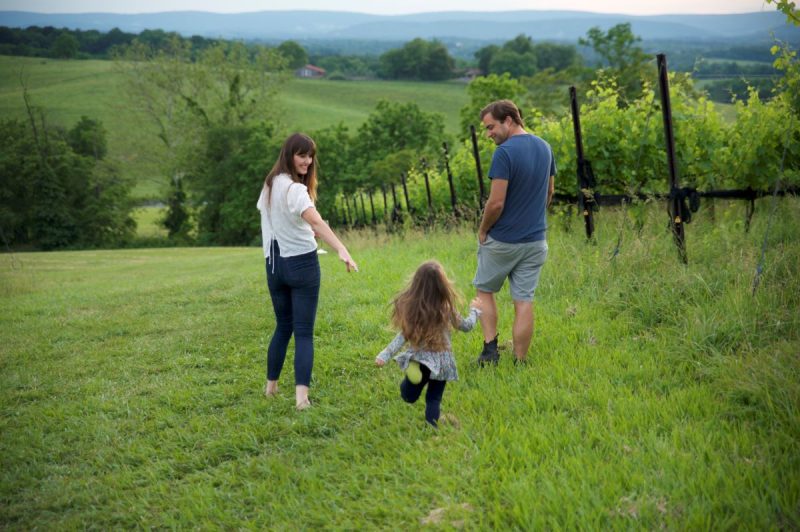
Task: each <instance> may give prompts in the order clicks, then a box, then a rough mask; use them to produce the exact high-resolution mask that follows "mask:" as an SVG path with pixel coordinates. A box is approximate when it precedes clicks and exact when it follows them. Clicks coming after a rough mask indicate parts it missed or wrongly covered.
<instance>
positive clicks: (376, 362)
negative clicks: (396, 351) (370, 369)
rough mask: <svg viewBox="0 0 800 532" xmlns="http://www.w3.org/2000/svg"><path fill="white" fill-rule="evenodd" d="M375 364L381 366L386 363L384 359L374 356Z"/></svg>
mask: <svg viewBox="0 0 800 532" xmlns="http://www.w3.org/2000/svg"><path fill="white" fill-rule="evenodd" d="M375 365H376V366H378V367H379V368H382V367H383V366H385V365H386V361H385V360H384V359H382V358H380V357H375Z"/></svg>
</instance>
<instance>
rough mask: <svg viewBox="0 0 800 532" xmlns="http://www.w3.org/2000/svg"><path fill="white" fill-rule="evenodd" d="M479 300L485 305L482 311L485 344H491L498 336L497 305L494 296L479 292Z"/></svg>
mask: <svg viewBox="0 0 800 532" xmlns="http://www.w3.org/2000/svg"><path fill="white" fill-rule="evenodd" d="M478 299H480V300H481V303H483V305H482V306H483V309H482V310H481V317H480V320H481V329H482V330H483V339H484V341H485V342H491V341H492V340H494V339H495V337H496V336H497V303H496V302H495V300H494V294H493V293H491V292H482V291H480V290H478Z"/></svg>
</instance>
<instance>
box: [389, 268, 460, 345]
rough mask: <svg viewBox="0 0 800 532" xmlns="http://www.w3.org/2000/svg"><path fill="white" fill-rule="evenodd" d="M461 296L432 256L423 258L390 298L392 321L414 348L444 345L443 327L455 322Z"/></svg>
mask: <svg viewBox="0 0 800 532" xmlns="http://www.w3.org/2000/svg"><path fill="white" fill-rule="evenodd" d="M459 300H460V297H459V295H458V293H457V292H456V291H455V289H454V288H453V284H452V283H451V282H450V280H449V279H448V278H447V276H446V275H445V273H444V268H442V265H441V264H439V263H438V262H436V261H435V260H429V261H427V262H424V263H423V264H422V265H421V266H420V267H419V268H417V271H416V272H414V276H413V277H412V278H411V282H410V283H409V285H408V287H407V288H406V289H405V290H403V291H402V292H400V293H399V294H397V296H396V297H395V298H394V300H393V301H392V306H393V309H392V324H393V325H394V326H395V327H397V328H398V329H400V331H401V332H402V333H403V336H405V338H406V340H407V341H408V342H409V343H410V344H411V346H412V347H414V348H416V349H424V350H426V351H443V350H445V349H447V344H446V341H445V334H444V333H445V331H446V330H447V329H448V327H450V326H456V325H457V323H458V321H457V320H458V310H457V308H458V304H459Z"/></svg>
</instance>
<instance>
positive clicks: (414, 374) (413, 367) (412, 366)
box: [406, 360, 422, 384]
mask: <svg viewBox="0 0 800 532" xmlns="http://www.w3.org/2000/svg"><path fill="white" fill-rule="evenodd" d="M406 377H407V378H408V380H409V381H410V382H411V384H419V383H420V382H422V370H420V369H419V362H416V361H414V360H411V361H409V362H408V367H407V368H406Z"/></svg>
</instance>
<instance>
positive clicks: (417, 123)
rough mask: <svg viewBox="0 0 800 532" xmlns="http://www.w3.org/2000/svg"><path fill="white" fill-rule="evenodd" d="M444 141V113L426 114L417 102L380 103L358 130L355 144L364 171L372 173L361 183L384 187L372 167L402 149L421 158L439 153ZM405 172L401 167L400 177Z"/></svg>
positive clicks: (399, 169)
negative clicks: (430, 152)
mask: <svg viewBox="0 0 800 532" xmlns="http://www.w3.org/2000/svg"><path fill="white" fill-rule="evenodd" d="M443 138H444V120H443V117H442V116H441V115H440V114H438V113H427V112H425V111H422V110H420V108H419V107H418V106H417V104H416V103H413V102H411V103H396V102H390V101H389V100H380V101H379V102H378V104H377V105H376V106H375V110H374V111H373V112H372V113H370V115H369V116H368V117H367V120H366V121H365V122H364V123H363V124H362V125H361V127H360V128H359V129H358V135H357V136H356V139H355V141H354V147H355V151H356V153H357V154H358V157H359V164H360V168H362V169H367V170H368V171H369V172H370V173H369V175H362V179H361V182H360V184H362V185H366V186H376V185H380V183H381V181H379V180H378V179H375V176H374V175H373V174H372V168H371V167H372V165H373V164H375V163H376V162H377V161H381V160H383V159H386V158H387V157H388V156H390V155H392V154H394V153H397V152H400V151H402V150H414V151H415V152H416V154H417V156H418V157H419V156H422V155H423V154H425V153H426V152H429V151H431V150H438V147H439V145H440V143H441V141H442V140H443ZM402 170H403V169H402V168H397V174H396V175H399V173H400V172H401V171H402Z"/></svg>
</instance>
